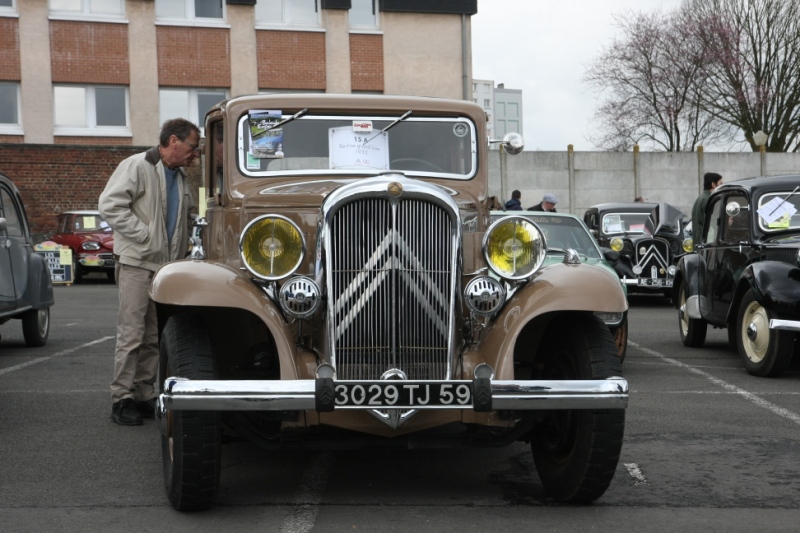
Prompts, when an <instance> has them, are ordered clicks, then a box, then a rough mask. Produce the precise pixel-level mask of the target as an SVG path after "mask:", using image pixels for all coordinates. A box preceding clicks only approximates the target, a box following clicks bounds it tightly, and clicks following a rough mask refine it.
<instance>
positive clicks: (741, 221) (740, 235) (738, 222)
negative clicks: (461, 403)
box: [720, 195, 750, 244]
mask: <svg viewBox="0 0 800 533" xmlns="http://www.w3.org/2000/svg"><path fill="white" fill-rule="evenodd" d="M731 202H736V203H738V204H739V206H740V210H739V214H737V215H736V216H728V215H727V214H725V216H723V217H722V237H721V238H720V240H721V241H724V242H726V243H733V244H738V243H740V242H743V241H749V240H750V230H749V227H748V226H749V221H750V210H749V209H747V206H748V205H749V202H748V201H747V198H746V197H744V196H741V195H736V196H728V197H727V198H726V199H725V205H728V204H729V203H731Z"/></svg>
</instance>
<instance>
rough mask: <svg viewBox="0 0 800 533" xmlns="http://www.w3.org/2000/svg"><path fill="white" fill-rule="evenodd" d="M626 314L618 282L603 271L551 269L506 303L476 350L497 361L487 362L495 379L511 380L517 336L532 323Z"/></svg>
mask: <svg viewBox="0 0 800 533" xmlns="http://www.w3.org/2000/svg"><path fill="white" fill-rule="evenodd" d="M627 310H628V302H627V300H626V298H625V293H624V292H623V291H622V287H621V286H620V283H619V279H617V278H615V277H614V276H612V275H611V274H610V273H609V272H608V271H606V270H605V269H602V268H600V267H596V266H592V265H586V264H581V265H565V264H558V265H553V266H551V267H548V268H546V269H544V270H543V271H542V273H541V274H539V276H537V277H536V278H535V279H534V280H533V281H531V282H530V283H528V284H527V285H526V286H525V287H523V288H522V289H520V290H519V291H517V293H516V294H514V296H513V297H512V298H511V299H510V300H509V301H508V302H507V303H506V305H505V307H504V308H503V310H502V312H501V313H500V314H499V315H498V316H497V317H496V318H495V320H494V321H493V322H492V324H491V326H489V328H488V329H487V331H486V335H485V336H484V338H483V342H482V343H481V345H480V348H479V350H480V351H481V352H483V353H484V354H485V358H486V360H487V361H492V360H494V359H495V357H496V358H497V359H496V361H495V362H494V364H492V363H491V362H490V364H492V366H493V368H494V369H495V376H496V379H514V348H515V346H516V344H517V339H518V337H519V336H520V333H521V332H522V330H523V329H524V328H525V327H526V326H527V325H528V324H529V323H531V322H532V321H534V320H538V319H540V318H543V317H546V316H547V315H550V314H552V313H557V312H594V311H603V312H608V313H624V312H625V311H627ZM543 327H544V325H543ZM530 348H531V349H535V347H530Z"/></svg>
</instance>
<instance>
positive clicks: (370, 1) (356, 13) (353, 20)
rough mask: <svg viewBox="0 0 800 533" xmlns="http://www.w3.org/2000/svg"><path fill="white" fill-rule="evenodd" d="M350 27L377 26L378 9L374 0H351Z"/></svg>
mask: <svg viewBox="0 0 800 533" xmlns="http://www.w3.org/2000/svg"><path fill="white" fill-rule="evenodd" d="M350 5H351V7H350V27H351V28H354V29H359V28H364V29H366V28H372V29H375V28H377V27H378V10H377V9H376V6H375V0H351V4H350Z"/></svg>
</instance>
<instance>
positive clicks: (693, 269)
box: [672, 253, 702, 318]
mask: <svg viewBox="0 0 800 533" xmlns="http://www.w3.org/2000/svg"><path fill="white" fill-rule="evenodd" d="M701 270H702V268H701V263H700V256H699V255H697V254H694V253H692V254H686V255H684V256H682V257H681V258H680V259H679V260H678V271H677V272H676V274H675V280H674V282H673V284H672V303H673V305H674V306H675V308H676V309H677V308H678V307H679V306H680V302H679V296H680V295H679V294H678V293H679V291H680V290H681V284H683V283H685V284H686V293H687V294H686V298H687V299H688V298H690V297H692V296H699V295H700V279H701V275H700V272H701ZM693 318H699V317H693Z"/></svg>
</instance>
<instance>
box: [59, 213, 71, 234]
mask: <svg viewBox="0 0 800 533" xmlns="http://www.w3.org/2000/svg"><path fill="white" fill-rule="evenodd" d="M68 224H69V223H68V222H67V217H66V216H63V217H59V218H58V230H57V231H58V233H66V231H67V228H68V227H69V225H68Z"/></svg>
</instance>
